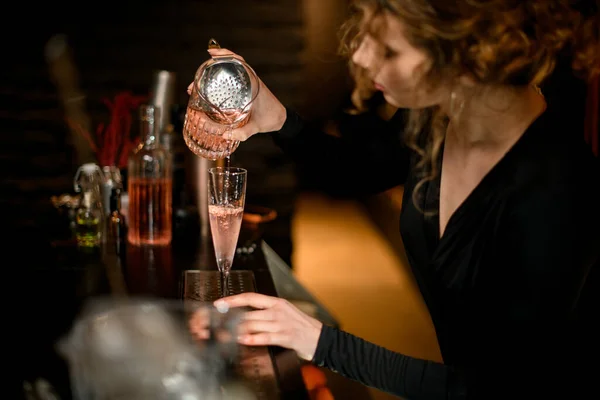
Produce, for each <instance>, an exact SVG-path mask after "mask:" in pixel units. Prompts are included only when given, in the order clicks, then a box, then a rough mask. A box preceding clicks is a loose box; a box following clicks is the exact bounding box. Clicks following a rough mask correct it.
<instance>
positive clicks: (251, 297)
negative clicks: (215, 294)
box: [214, 293, 281, 309]
mask: <svg viewBox="0 0 600 400" xmlns="http://www.w3.org/2000/svg"><path fill="white" fill-rule="evenodd" d="M280 301H281V299H279V298H277V297H271V296H265V295H264V294H259V293H242V294H238V295H235V296H229V297H226V298H224V299H219V300H217V301H215V303H214V305H215V307H222V306H223V305H224V304H226V305H228V306H229V307H253V308H260V309H265V308H271V307H274V306H275V305H277V304H278V302H280Z"/></svg>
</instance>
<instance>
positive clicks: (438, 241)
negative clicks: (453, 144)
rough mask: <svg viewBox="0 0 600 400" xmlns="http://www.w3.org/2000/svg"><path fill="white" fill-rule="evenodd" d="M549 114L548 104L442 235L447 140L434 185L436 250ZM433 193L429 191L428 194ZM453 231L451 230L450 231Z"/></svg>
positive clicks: (458, 209) (462, 203) (449, 219)
mask: <svg viewBox="0 0 600 400" xmlns="http://www.w3.org/2000/svg"><path fill="white" fill-rule="evenodd" d="M548 114H549V107H548V104H547V103H546V107H545V109H544V110H543V111H542V112H541V113H540V114H539V115H538V116H537V117H536V118H535V119H534V120H533V121H532V123H531V124H529V126H528V127H527V129H526V130H525V132H523V134H522V135H521V136H520V137H519V138H518V139H517V140H516V141H515V143H514V144H513V145H512V146H511V147H510V148H509V149H508V150H507V151H506V153H504V155H503V156H502V157H501V158H500V159H499V160H498V162H497V163H496V164H494V165H493V166H492V168H490V170H489V171H488V172H487V173H486V174H485V175H484V176H483V178H482V179H481V180H480V181H479V183H478V184H477V185H476V186H475V187H474V188H473V190H472V191H471V192H470V193H469V194H468V195H467V196H466V197H465V199H464V200H463V201H462V202H461V203H460V204H459V205H458V207H457V208H456V209H455V210H454V212H453V213H452V214H451V215H450V217H449V218H448V221H447V222H446V227H445V229H444V232H443V233H442V234H441V235H440V195H441V179H442V165H443V157H444V147H445V140H444V142H443V143H442V146H441V148H440V156H439V158H438V171H439V174H437V176H436V178H435V180H433V181H432V183H434V184H435V186H436V187H435V192H436V193H435V200H434V203H433V205H434V207H433V209H434V210H435V211H436V212H435V216H434V224H433V225H435V235H434V236H435V239H436V243H435V246H434V248H438V247H439V245H440V244H441V243H442V242H444V241H445V240H446V238H447V237H448V235H449V233H448V232H449V228H452V227H453V226H454V225H455V224H456V222H455V221H456V220H457V218H459V217H460V216H461V215H462V214H463V213H464V212H465V210H467V209H468V208H469V204H470V203H471V202H472V201H474V199H476V198H478V197H480V195H479V194H480V192H483V193H485V189H486V188H488V187H491V186H492V185H493V184H494V181H495V178H496V177H497V176H498V175H499V174H500V173H501V172H502V170H503V168H504V166H505V165H507V164H508V163H509V162H510V161H511V160H512V159H514V157H515V154H518V151H519V149H520V148H521V147H522V146H523V145H524V143H526V142H527V140H528V138H529V137H530V136H531V134H532V133H533V132H535V131H537V127H538V126H539V125H540V124H542V123H543V121H544V120H545V118H546V116H547V115H548ZM429 193H431V192H430V191H429V189H428V194H429ZM450 230H451V229H450Z"/></svg>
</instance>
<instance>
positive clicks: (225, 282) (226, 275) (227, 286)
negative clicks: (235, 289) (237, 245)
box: [223, 271, 229, 297]
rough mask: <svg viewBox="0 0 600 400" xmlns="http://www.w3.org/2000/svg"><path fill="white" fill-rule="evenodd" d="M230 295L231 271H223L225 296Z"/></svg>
mask: <svg viewBox="0 0 600 400" xmlns="http://www.w3.org/2000/svg"><path fill="white" fill-rule="evenodd" d="M227 296H229V271H225V272H223V297H227Z"/></svg>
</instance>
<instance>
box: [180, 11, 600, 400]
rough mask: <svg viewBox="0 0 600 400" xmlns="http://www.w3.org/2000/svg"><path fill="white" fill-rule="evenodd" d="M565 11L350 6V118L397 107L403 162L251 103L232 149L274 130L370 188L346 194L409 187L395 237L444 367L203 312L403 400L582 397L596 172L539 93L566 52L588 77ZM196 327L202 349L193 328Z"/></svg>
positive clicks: (261, 101) (253, 340)
mask: <svg viewBox="0 0 600 400" xmlns="http://www.w3.org/2000/svg"><path fill="white" fill-rule="evenodd" d="M568 3H569V2H568V1H562V0H504V1H501V0H498V1H492V0H489V1H484V0H456V1H452V2H449V1H446V0H387V1H385V0H378V1H375V0H366V1H360V2H358V3H357V5H358V7H357V10H358V12H357V13H356V14H354V16H353V17H352V19H351V20H350V21H349V23H348V25H347V27H346V28H347V29H346V35H345V36H344V43H346V44H347V49H348V50H349V53H350V54H351V68H352V71H353V73H354V76H355V78H356V89H355V91H354V93H353V100H354V102H355V104H356V105H357V109H359V110H360V109H361V107H362V106H363V105H364V104H365V101H366V99H368V98H369V97H370V96H371V95H372V94H373V93H374V91H380V92H382V93H383V96H384V97H385V100H386V101H387V102H388V103H390V104H391V105H393V106H395V107H398V108H400V109H410V112H409V114H408V117H407V120H406V125H405V127H404V129H403V133H402V134H403V138H404V142H405V143H406V145H407V146H406V147H405V148H399V147H397V146H389V147H380V148H382V149H384V150H383V151H382V152H381V154H380V157H379V159H378V160H377V162H375V163H374V164H366V163H364V162H362V160H361V159H360V154H361V153H360V152H358V153H357V152H356V150H359V151H360V150H361V149H360V148H357V146H355V145H354V146H347V143H345V142H344V141H343V140H341V139H339V138H335V137H331V136H327V135H325V134H322V133H320V132H316V131H314V130H310V129H308V128H307V127H306V125H305V124H304V123H303V122H302V120H301V118H300V117H299V116H298V115H297V114H295V113H294V112H293V111H291V110H289V109H286V108H285V107H284V106H283V105H282V104H281V103H280V102H279V101H278V100H277V99H276V98H275V97H274V96H273V94H272V93H271V92H269V90H268V89H267V88H266V87H264V86H263V87H262V89H261V95H260V97H259V98H258V99H257V102H256V103H255V108H254V111H253V114H252V119H251V121H250V122H249V123H248V124H247V125H246V126H244V127H242V128H240V129H238V130H236V131H234V136H235V137H237V138H238V139H240V140H245V139H247V138H248V137H250V136H252V135H253V134H255V133H258V132H273V137H274V139H275V140H276V141H277V143H279V144H280V145H281V147H282V148H283V149H284V150H286V151H287V152H288V153H289V154H291V155H292V156H294V157H296V158H297V159H303V158H304V159H307V158H313V157H314V155H315V154H317V155H319V154H326V155H327V157H330V158H333V159H335V160H338V161H339V162H338V164H339V165H340V168H341V170H344V171H346V172H347V171H352V172H356V174H357V175H360V176H361V177H368V179H365V180H363V179H355V180H352V181H348V182H347V183H348V184H352V185H362V184H363V183H364V185H365V187H367V189H368V190H369V191H379V190H385V189H386V188H389V187H392V186H395V185H397V184H400V183H403V184H404V188H405V198H404V202H403V209H402V215H401V221H400V223H401V228H400V230H401V233H402V238H403V241H404V245H405V248H406V252H407V256H408V259H409V261H410V265H411V268H412V270H413V272H414V275H415V277H416V280H417V283H418V285H419V287H420V290H421V293H422V295H423V298H424V300H425V302H426V304H427V306H428V309H429V311H430V314H431V317H432V320H433V323H434V326H435V329H436V333H437V337H438V341H439V345H440V349H441V352H442V356H443V359H444V363H443V364H440V363H435V362H431V361H427V360H420V359H415V358H412V357H409V356H406V355H403V354H399V353H395V352H391V351H389V350H386V349H384V348H381V347H379V346H376V345H375V344H371V343H368V342H365V341H363V340H361V339H359V338H357V337H354V336H352V335H351V334H349V333H346V332H343V331H341V330H338V329H335V328H331V327H328V326H323V324H321V323H320V322H319V321H317V320H315V319H313V318H311V317H309V316H307V315H305V314H303V313H301V312H300V311H299V310H297V309H296V308H294V307H293V306H291V305H290V304H289V303H288V302H286V301H284V300H281V299H277V298H271V297H266V296H262V295H259V294H250V293H247V294H242V295H237V296H232V297H229V298H225V299H221V300H219V301H218V302H217V303H216V304H217V305H219V306H221V305H227V306H229V307H243V306H250V307H254V308H256V309H257V310H255V311H250V312H248V313H247V314H246V318H245V321H244V323H243V324H242V325H241V327H240V331H241V335H240V337H239V341H240V343H242V344H245V345H277V346H283V347H287V348H290V349H293V350H295V351H296V352H297V353H298V355H299V356H300V357H301V358H303V359H304V360H309V361H312V362H314V363H316V364H317V365H320V366H326V367H328V368H330V369H332V370H335V371H337V372H339V373H341V374H343V375H345V376H347V377H350V378H352V379H356V380H358V381H360V382H363V383H364V384H366V385H369V386H373V387H376V388H379V389H381V390H384V391H387V392H390V393H394V394H396V395H399V396H403V397H406V398H410V399H463V398H467V399H473V398H477V399H490V398H543V396H547V395H550V394H552V395H562V396H565V397H563V398H569V399H572V398H582V397H581V396H583V394H584V393H585V395H586V398H587V397H588V395H590V393H588V392H586V391H587V390H590V389H591V388H592V385H588V383H589V382H590V379H588V378H589V377H595V378H596V379H597V375H594V374H597V371H598V369H597V367H588V366H583V364H582V361H586V360H587V361H589V360H593V359H592V358H590V359H589V360H588V359H586V357H587V356H588V355H589V354H585V355H584V354H583V353H582V351H583V350H585V351H588V352H589V351H591V350H592V347H590V346H593V345H595V342H594V341H588V340H587V339H588V338H594V334H595V333H590V331H587V330H584V329H582V328H581V327H582V326H587V325H585V324H586V323H587V321H588V316H587V315H584V312H583V311H582V310H591V311H592V312H591V313H590V314H592V315H598V309H595V308H593V307H590V306H589V304H590V303H589V302H591V301H592V298H593V297H594V296H593V295H594V294H595V293H597V292H593V291H591V290H590V289H589V288H588V285H589V279H588V276H589V272H590V270H592V266H593V265H595V264H596V263H597V261H598V258H599V254H600V211H599V208H600V207H599V206H598V205H599V204H600V173H599V172H598V163H597V160H596V159H595V158H594V157H593V156H592V154H591V151H590V149H589V147H586V146H585V144H584V142H583V133H582V132H577V131H573V128H572V127H571V126H572V124H573V123H574V122H575V121H572V120H570V116H569V115H565V114H564V113H563V112H562V110H561V109H555V108H553V104H547V102H546V100H545V99H544V96H543V94H542V93H541V92H540V91H539V89H537V88H538V87H539V85H540V84H542V83H543V82H544V79H545V78H546V77H547V76H548V75H549V74H550V73H551V72H552V69H553V65H554V62H555V59H556V58H557V57H558V54H559V53H561V54H564V53H565V52H569V53H570V54H572V59H573V66H574V67H575V68H576V70H577V71H582V72H597V71H594V68H596V69H597V68H598V66H599V65H600V64H599V63H598V60H599V59H600V55H599V54H598V38H597V25H595V26H594V25H593V24H592V25H590V24H589V21H587V22H586V21H583V19H582V18H581V16H580V15H579V14H578V13H577V12H575V11H574V10H573V9H572V8H571V7H570V6H569V4H568ZM594 29H596V30H594ZM226 52H228V50H211V54H212V55H215V54H220V53H226ZM579 125H580V124H578V125H577V126H579ZM369 146H370V144H369V143H364V144H363V147H362V149H363V150H365V149H367V148H368V147H369ZM352 151H354V152H352ZM356 160H361V162H360V163H356ZM356 164H360V166H358V167H357V166H356ZM365 169H368V174H367V173H365V172H364V170H365ZM361 170H362V172H361ZM361 174H362V175H361ZM347 175H350V176H353V175H351V174H348V173H347ZM340 176H341V175H340ZM353 177H354V178H356V176H353ZM590 294H591V295H590ZM582 298H585V299H586V303H585V304H583V301H582V300H580V299H582ZM594 313H595V314H594ZM191 328H192V330H193V331H194V332H195V333H196V334H197V335H198V336H199V337H205V336H206V331H205V330H204V329H203V324H202V318H201V317H200V316H199V315H197V316H196V318H193V319H192V321H191ZM382 329H385V327H382ZM595 332H597V331H595ZM598 340H600V339H599V338H595V341H598ZM593 371H596V372H593ZM592 397H593V396H592Z"/></svg>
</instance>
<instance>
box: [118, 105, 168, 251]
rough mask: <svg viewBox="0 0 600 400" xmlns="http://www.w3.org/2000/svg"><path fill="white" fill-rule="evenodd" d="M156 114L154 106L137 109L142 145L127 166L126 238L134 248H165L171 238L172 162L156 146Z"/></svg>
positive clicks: (157, 111) (156, 109)
mask: <svg viewBox="0 0 600 400" xmlns="http://www.w3.org/2000/svg"><path fill="white" fill-rule="evenodd" d="M159 113H160V109H159V108H158V107H156V106H152V105H142V106H141V107H140V133H141V138H142V142H141V145H140V146H139V147H138V148H137V149H136V150H135V151H134V152H133V153H132V154H131V156H130V157H129V160H128V165H127V176H128V178H127V191H128V195H129V212H128V229H127V239H128V242H129V243H131V244H132V245H136V246H140V245H157V246H161V245H168V244H170V243H171V239H172V198H173V192H172V187H173V178H172V159H171V156H170V154H169V152H168V151H166V150H165V149H164V147H163V146H162V145H161V143H160V138H159V129H158V116H159Z"/></svg>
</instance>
